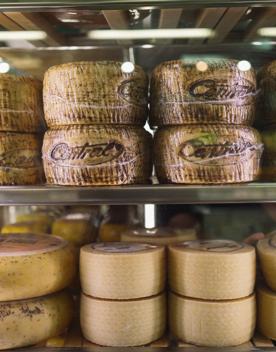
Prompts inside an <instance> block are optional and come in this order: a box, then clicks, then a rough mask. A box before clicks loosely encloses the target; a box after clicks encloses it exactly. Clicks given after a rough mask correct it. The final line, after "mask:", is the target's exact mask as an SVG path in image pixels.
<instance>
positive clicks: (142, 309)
mask: <svg viewBox="0 0 276 352" xmlns="http://www.w3.org/2000/svg"><path fill="white" fill-rule="evenodd" d="M80 278H81V286H82V291H83V293H82V297H81V312H80V315H81V317H80V319H81V329H82V332H83V335H84V337H85V338H86V339H88V340H89V341H91V342H93V343H96V344H98V345H103V346H117V347H123V346H140V345H146V344H149V343H150V342H152V341H154V340H157V339H159V338H160V337H161V336H162V335H163V334H164V331H165V326H166V296H165V294H164V292H163V291H164V286H165V249H164V247H161V246H160V247H159V246H154V245H149V244H142V243H137V244H136V243H120V242H113V243H98V244H90V245H87V246H84V247H82V249H81V256H80Z"/></svg>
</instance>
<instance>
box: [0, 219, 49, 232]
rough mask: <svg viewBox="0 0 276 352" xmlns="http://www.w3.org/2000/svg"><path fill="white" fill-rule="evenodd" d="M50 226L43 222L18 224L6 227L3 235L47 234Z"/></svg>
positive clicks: (2, 230) (3, 228)
mask: <svg viewBox="0 0 276 352" xmlns="http://www.w3.org/2000/svg"><path fill="white" fill-rule="evenodd" d="M47 230H48V226H47V225H46V224H45V223H43V222H38V221H33V222H16V223H14V224H7V225H4V226H3V227H2V229H1V233H2V234H10V233H47Z"/></svg>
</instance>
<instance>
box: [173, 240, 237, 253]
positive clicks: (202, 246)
mask: <svg viewBox="0 0 276 352" xmlns="http://www.w3.org/2000/svg"><path fill="white" fill-rule="evenodd" d="M179 246H181V247H185V248H189V249H195V250H198V251H206V252H235V251H237V250H239V249H241V248H243V245H242V244H240V243H237V242H235V241H230V240H229V241H228V240H206V241H187V242H184V243H181V244H179Z"/></svg>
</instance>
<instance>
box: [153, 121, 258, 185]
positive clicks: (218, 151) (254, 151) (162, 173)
mask: <svg viewBox="0 0 276 352" xmlns="http://www.w3.org/2000/svg"><path fill="white" fill-rule="evenodd" d="M262 150H263V145H262V143H261V139H260V136H259V134H258V132H257V131H256V130H254V129H252V128H250V127H241V126H233V125H232V126H230V125H229V126H226V125H209V126H208V125H201V126H200V125H195V126H192V125H190V126H174V127H166V128H162V129H160V130H159V131H157V133H156V135H155V139H154V162H155V168H156V174H157V177H158V180H159V182H161V183H186V184H221V183H237V182H238V183H239V182H249V181H254V180H256V179H257V178H258V175H259V168H260V158H261V155H262Z"/></svg>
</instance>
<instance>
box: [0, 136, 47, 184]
mask: <svg viewBox="0 0 276 352" xmlns="http://www.w3.org/2000/svg"><path fill="white" fill-rule="evenodd" d="M40 150H41V143H40V141H39V137H38V136H35V135H34V134H23V133H7V132H0V185H30V184H37V183H40V182H42V180H43V170H42V163H41V151H40Z"/></svg>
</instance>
